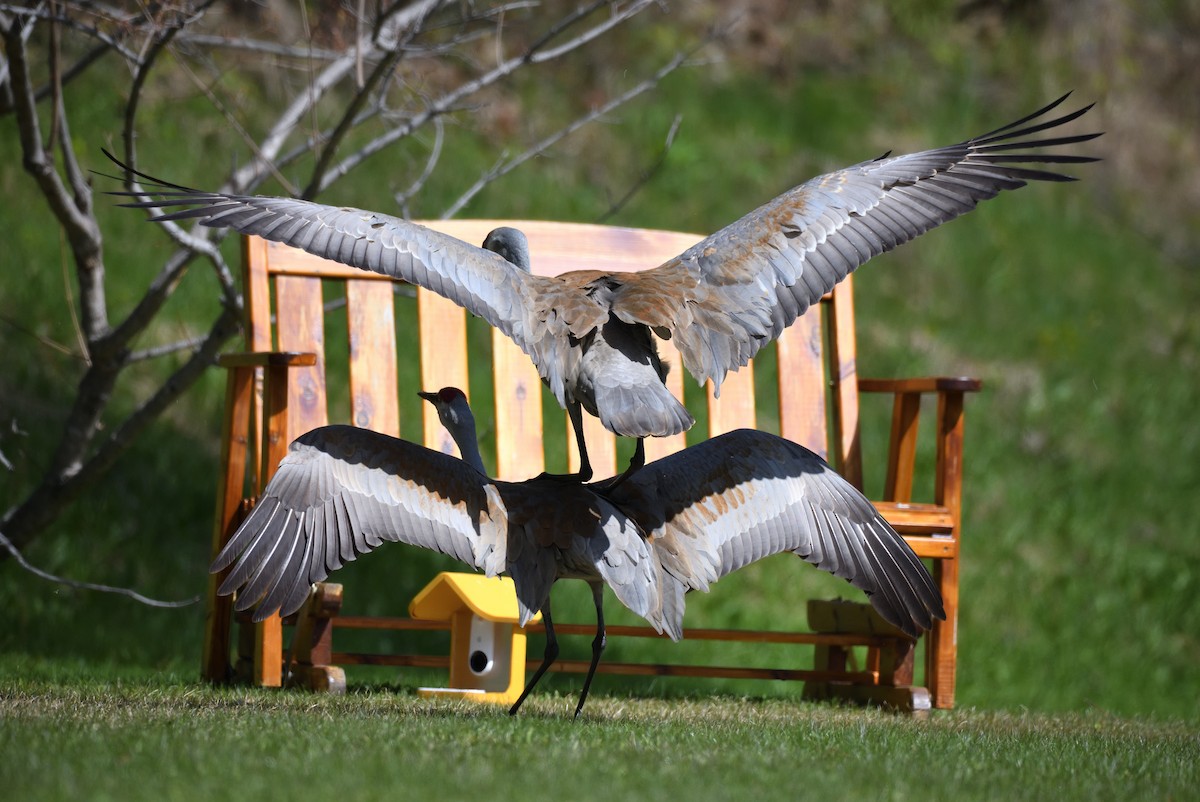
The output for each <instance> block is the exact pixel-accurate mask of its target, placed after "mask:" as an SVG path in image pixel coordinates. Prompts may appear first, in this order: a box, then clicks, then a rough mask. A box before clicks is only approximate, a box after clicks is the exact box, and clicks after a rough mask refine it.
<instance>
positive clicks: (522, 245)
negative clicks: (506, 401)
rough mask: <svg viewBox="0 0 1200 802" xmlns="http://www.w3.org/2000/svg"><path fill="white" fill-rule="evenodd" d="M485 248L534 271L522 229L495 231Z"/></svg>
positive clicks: (520, 266)
mask: <svg viewBox="0 0 1200 802" xmlns="http://www.w3.org/2000/svg"><path fill="white" fill-rule="evenodd" d="M483 247H484V249H485V250H489V251H492V252H493V253H497V254H499V255H500V256H503V257H504V258H505V260H507V261H509V262H511V263H513V264H514V265H516V266H517V267H519V268H520V269H521V270H524V271H525V272H526V273H529V272H531V271H532V269H533V268H532V266H531V263H530V261H529V240H528V239H527V238H526V237H525V234H524V232H522V231H521V230H520V229H516V228H509V227H508V226H502V227H500V228H497V229H493V230H492V231H491V232H490V233H489V234H488V235H487V237H486V238H485V239H484V240H483ZM451 389H453V388H451Z"/></svg>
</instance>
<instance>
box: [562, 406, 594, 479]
mask: <svg viewBox="0 0 1200 802" xmlns="http://www.w3.org/2000/svg"><path fill="white" fill-rule="evenodd" d="M567 417H569V418H570V419H571V428H573V429H574V430H575V442H576V443H578V444H579V474H578V475H579V481H581V482H590V481H591V480H592V461H591V460H589V459H588V453H587V442H586V441H585V440H584V439H583V406H582V405H581V404H580V403H579V402H578V401H574V402H572V403H570V404H567Z"/></svg>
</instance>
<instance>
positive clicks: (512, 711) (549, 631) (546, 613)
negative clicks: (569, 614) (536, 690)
mask: <svg viewBox="0 0 1200 802" xmlns="http://www.w3.org/2000/svg"><path fill="white" fill-rule="evenodd" d="M542 623H543V624H545V625H546V651H545V652H543V653H542V664H541V665H540V666H538V670H537V671H535V672H533V679H531V680H529V682H528V684H526V685H525V690H523V691H521V695H520V696H519V697H518V698H517V701H516V702H515V703H514V704H513V706H512V707H510V708H509V709H508V714H509V715H510V716H515V715H516V714H517V711H518V710H520V709H521V703H522V702H524V701H525V697H526V696H528V695H529V692H530V691H532V690H533V686H534V685H537V684H538V681H539V680H540V679H541V678H542V675H543V674H545V673H546V669H548V668H550V665H551V664H552V663H553V662H554V661H555V660H557V659H558V638H557V637H556V636H555V634H554V622H553V621H551V619H550V598H549V597H547V598H546V603H545V604H543V605H542Z"/></svg>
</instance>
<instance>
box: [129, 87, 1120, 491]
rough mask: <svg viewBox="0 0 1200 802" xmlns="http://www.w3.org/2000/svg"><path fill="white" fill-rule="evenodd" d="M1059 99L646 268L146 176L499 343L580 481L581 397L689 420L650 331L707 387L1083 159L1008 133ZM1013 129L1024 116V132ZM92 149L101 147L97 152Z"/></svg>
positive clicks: (183, 213) (781, 201)
mask: <svg viewBox="0 0 1200 802" xmlns="http://www.w3.org/2000/svg"><path fill="white" fill-rule="evenodd" d="M1066 98H1067V95H1064V96H1063V97H1061V98H1059V99H1058V100H1056V101H1054V102H1053V103H1051V104H1049V105H1048V106H1045V107H1044V108H1042V109H1039V110H1038V111H1036V112H1034V113H1033V114H1030V115H1028V116H1026V117H1023V118H1022V119H1020V120H1017V121H1016V122H1013V123H1010V124H1009V125H1006V126H1004V127H1003V128H999V129H996V130H995V131H992V132H989V133H987V134H983V135H981V136H978V137H975V138H973V139H969V140H967V141H965V142H962V143H959V144H957V145H950V146H948V147H942V148H936V149H934V150H926V151H921V152H918V153H910V154H908V155H906V156H897V157H891V158H889V157H888V155H887V154H885V155H884V156H882V157H880V158H877V159H874V160H872V161H866V162H863V163H861V164H857V165H854V166H852V167H847V168H845V169H842V170H838V171H836V172H833V173H829V174H827V175H823V176H819V177H817V178H814V179H812V180H810V181H808V182H806V183H804V184H801V185H799V186H798V187H795V188H793V189H791V190H789V191H787V192H785V193H784V194H782V195H780V196H779V197H777V198H775V199H774V200H772V201H770V202H768V203H767V204H765V205H764V206H761V207H759V208H758V209H756V210H754V211H753V212H751V213H750V214H748V215H746V216H745V217H743V218H741V219H740V220H738V221H736V222H734V223H733V224H731V225H729V226H726V227H725V228H723V229H721V230H720V231H718V232H717V233H715V234H713V235H712V236H710V237H708V238H707V239H705V240H703V241H701V242H699V243H697V244H696V245H694V246H693V247H691V248H689V249H688V250H687V251H685V252H684V253H682V254H680V255H679V256H677V257H675V258H673V259H671V260H670V261H668V262H666V263H665V264H663V265H660V266H659V267H656V268H654V269H651V270H644V271H641V272H630V273H624V272H617V273H604V272H600V271H590V270H588V271H573V272H568V273H563V274H561V275H558V276H538V275H534V274H532V273H531V272H529V264H530V260H529V252H528V246H527V244H526V241H525V237H524V235H522V234H520V232H517V231H515V230H513V229H507V230H497V231H495V232H492V234H490V235H489V236H488V237H487V239H486V240H485V243H484V247H483V248H477V247H475V246H474V245H470V244H468V243H466V242H463V241H462V240H459V239H456V238H454V237H450V236H448V235H445V234H441V233H438V232H435V231H431V230H429V229H427V228H424V227H422V226H420V225H417V224H415V223H411V222H408V221H406V220H401V219H398V218H396V217H391V216H389V215H386V214H380V213H377V212H370V211H364V210H361V209H353V208H346V207H337V206H326V205H322V204H318V203H313V202H311V201H306V200H297V199H293V198H271V197H261V196H253V197H251V196H244V195H228V194H224V193H221V192H204V191H200V190H195V189H190V188H188V187H183V186H179V185H176V184H170V183H167V182H165V181H160V180H158V179H155V178H153V177H151V176H148V175H145V174H143V173H137V172H136V171H134V170H132V169H131V168H129V167H126V166H125V165H123V164H121V162H119V161H117V160H116V159H115V158H113V157H112V156H111V155H109V158H112V159H113V161H115V162H117V164H119V165H121V167H122V168H124V169H125V170H127V171H128V172H131V173H136V174H137V175H139V176H141V177H142V178H145V179H146V180H147V181H148V182H149V184H150V186H149V187H148V193H120V192H118V193H113V194H117V195H134V196H137V197H144V195H145V194H153V195H157V196H159V199H158V200H143V201H140V202H135V203H130V204H128V205H130V206H134V207H141V208H169V207H175V206H182V207H188V208H184V209H182V210H178V211H174V212H171V213H167V214H161V215H159V216H157V217H154V218H152V219H154V220H179V219H184V218H196V219H197V220H199V221H200V222H201V223H203V224H204V225H207V226H213V227H218V228H219V227H225V226H229V227H232V228H235V229H237V230H238V231H240V232H242V233H244V234H255V235H258V236H260V237H265V238H266V239H269V240H274V241H277V242H282V243H285V244H287V245H292V246H295V247H297V248H301V249H303V250H305V251H308V252H309V253H312V254H315V255H317V256H320V257H323V258H327V259H333V260H335V261H338V262H341V263H343V264H346V265H350V266H353V267H358V268H363V269H366V270H371V271H374V272H377V273H383V274H386V275H389V276H392V277H394V278H398V279H402V280H404V281H407V282H409V283H411V284H416V285H419V286H421V287H425V288H427V289H429V290H432V291H433V292H436V293H438V294H440V295H443V296H445V297H446V298H449V299H450V300H451V301H454V302H455V303H457V304H459V305H460V306H462V307H464V308H466V309H467V310H468V311H470V312H471V313H473V314H475V315H478V316H479V317H482V318H484V319H485V320H487V321H488V322H489V323H490V324H492V325H493V326H495V327H496V328H498V329H500V331H502V332H503V333H504V334H506V335H507V336H509V337H511V338H512V339H513V340H514V341H515V342H516V343H517V345H518V346H520V347H521V349H522V350H523V351H525V353H526V354H528V355H529V356H530V357H531V358H532V359H533V362H534V364H535V365H536V366H537V368H538V372H539V374H540V375H541V377H542V379H543V380H544V381H545V382H546V384H547V385H548V386H549V388H550V390H551V392H553V394H554V396H555V398H557V399H558V402H559V404H560V405H562V406H563V407H564V408H565V409H566V410H567V411H568V413H569V415H570V418H571V422H572V425H573V426H574V428H575V434H576V436H577V438H576V439H577V442H578V443H579V449H580V470H579V474H578V477H577V478H579V479H580V480H581V481H587V480H588V479H590V478H591V466H590V463H589V461H588V458H587V451H586V447H585V443H584V437H583V431H582V421H581V418H582V412H581V411H580V407H581V406H582V409H584V410H586V411H587V412H589V413H590V414H592V415H595V416H598V417H599V418H600V421H601V423H602V424H603V425H604V427H605V428H606V429H608V430H609V431H611V432H614V433H615V434H618V435H625V436H629V437H636V438H638V444H637V446H638V447H637V448H636V449H635V452H634V458H633V461H632V464H631V466H630V468H631V469H636V468H637V467H639V466H640V465H641V463H642V462H643V461H644V459H645V452H644V450H643V448H642V442H641V438H644V437H647V436H655V437H663V436H668V435H673V434H678V433H679V432H682V431H684V430H686V429H688V428H690V427H691V426H692V424H693V423H694V422H695V420H694V419H693V418H692V416H691V414H690V413H689V412H688V411H687V409H686V408H685V407H684V406H683V405H682V404H681V403H680V402H679V401H678V400H677V399H676V398H675V397H674V396H673V395H672V394H671V392H670V391H669V390H668V389H667V388H666V385H665V384H664V377H665V373H666V370H665V366H664V365H663V363H662V361H661V360H660V359H659V356H658V351H657V348H656V346H655V343H654V336H653V335H657V336H658V337H661V338H663V339H672V340H674V341H675V345H676V347H677V348H678V350H679V353H680V356H681V357H682V360H683V364H684V366H685V367H686V368H687V369H688V371H689V372H691V374H692V376H694V377H695V379H696V381H698V382H700V383H701V384H703V383H704V382H705V381H706V380H708V379H711V380H712V382H713V390H714V393H716V394H719V393H720V389H721V382H722V380H723V379H724V377H725V374H726V373H727V372H728V371H730V370H736V369H737V368H739V367H741V366H743V365H745V364H747V362H748V361H749V360H750V358H751V357H753V356H754V355H755V353H757V352H758V350H759V349H760V348H762V347H763V346H764V345H766V344H767V343H769V342H771V341H772V340H774V339H775V338H776V337H778V336H779V335H780V333H781V332H782V331H783V330H784V329H785V328H787V327H788V326H790V325H791V324H792V322H793V321H794V320H795V319H796V318H797V316H799V315H800V314H802V313H803V312H804V310H806V309H807V308H808V307H809V306H810V305H811V304H814V303H816V302H817V301H818V300H819V299H820V298H821V296H823V295H824V294H825V293H827V292H828V291H829V290H831V289H832V288H833V286H834V285H835V284H837V283H838V282H839V281H841V280H842V279H843V278H845V277H846V276H847V275H849V274H850V272H851V271H853V270H854V269H855V268H857V267H858V266H859V265H861V264H863V263H864V262H866V261H867V260H868V259H870V258H871V257H873V256H877V255H879V254H881V253H884V252H885V251H889V250H891V249H892V248H895V247H896V246H897V245H900V244H902V243H904V242H907V241H908V240H911V239H913V238H914V237H916V236H918V235H920V234H922V233H924V232H926V231H928V230H929V229H931V228H933V227H934V226H937V225H940V224H941V223H945V222H947V221H949V220H952V219H954V218H955V217H958V216H959V215H961V214H964V213H966V212H969V211H970V210H971V209H973V208H975V205H976V204H977V203H978V202H979V201H981V200H986V199H988V198H992V197H994V196H995V195H997V194H998V193H999V192H1000V191H1001V190H1006V189H1016V188H1018V187H1022V186H1024V185H1025V183H1026V182H1027V181H1031V180H1034V181H1070V180H1073V179H1072V178H1070V177H1069V176H1065V175H1062V174H1059V173H1056V172H1050V171H1047V170H1043V169H1037V168H1034V167H1030V166H1028V165H1031V164H1032V165H1037V164H1054V163H1058V164H1062V163H1080V162H1089V161H1094V159H1092V158H1090V157H1086V156H1078V155H1071V154H1053V153H1040V152H1036V151H1032V150H1031V149H1033V148H1040V147H1047V146H1056V145H1069V144H1075V143H1079V142H1084V141H1087V140H1090V139H1093V138H1095V137H1097V136H1099V134H1083V135H1075V136H1058V137H1052V138H1044V139H1024V137H1027V136H1031V135H1034V134H1039V133H1041V132H1043V131H1046V130H1049V129H1053V128H1057V127H1058V126H1061V125H1064V124H1066V123H1068V122H1071V121H1073V120H1075V119H1077V118H1078V117H1080V116H1081V115H1083V114H1084V113H1085V112H1086V111H1087V110H1088V109H1090V108H1091V106H1087V107H1085V108H1082V109H1080V110H1078V111H1075V112H1072V113H1070V114H1065V115H1063V116H1060V117H1056V118H1053V119H1049V120H1044V121H1042V122H1037V123H1033V122H1031V121H1033V120H1035V119H1037V118H1039V117H1042V116H1043V115H1046V114H1048V113H1049V112H1050V111H1051V110H1052V109H1054V108H1056V107H1057V106H1059V105H1060V104H1061V103H1062V102H1063V101H1064V100H1066ZM1026 123H1030V124H1029V125H1026ZM106 155H108V154H106Z"/></svg>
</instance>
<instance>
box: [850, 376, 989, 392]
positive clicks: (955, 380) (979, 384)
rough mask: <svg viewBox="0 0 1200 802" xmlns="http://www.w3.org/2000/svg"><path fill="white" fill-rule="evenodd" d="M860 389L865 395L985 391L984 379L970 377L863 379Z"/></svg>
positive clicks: (859, 381) (860, 380) (859, 382)
mask: <svg viewBox="0 0 1200 802" xmlns="http://www.w3.org/2000/svg"><path fill="white" fill-rule="evenodd" d="M858 389H859V390H861V391H863V392H865V393H939V392H955V391H957V392H963V393H976V392H979V391H980V390H982V389H983V380H982V379H973V378H970V377H968V376H928V377H922V378H916V379H863V378H860V379H859V380H858Z"/></svg>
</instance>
